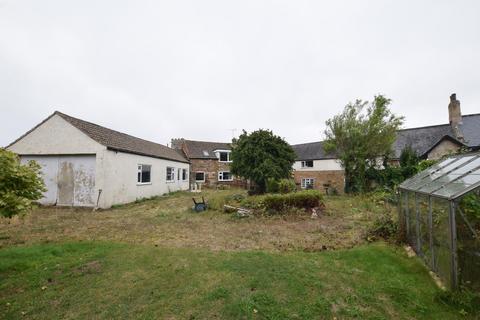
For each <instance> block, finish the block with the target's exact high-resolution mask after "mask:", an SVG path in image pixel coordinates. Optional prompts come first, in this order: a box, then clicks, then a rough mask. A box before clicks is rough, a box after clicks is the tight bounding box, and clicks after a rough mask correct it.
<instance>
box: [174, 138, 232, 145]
mask: <svg viewBox="0 0 480 320" xmlns="http://www.w3.org/2000/svg"><path fill="white" fill-rule="evenodd" d="M183 140H184V141H189V142H201V143H223V144H231V143H232V142H231V141H230V142H218V141H205V140H190V139H183Z"/></svg>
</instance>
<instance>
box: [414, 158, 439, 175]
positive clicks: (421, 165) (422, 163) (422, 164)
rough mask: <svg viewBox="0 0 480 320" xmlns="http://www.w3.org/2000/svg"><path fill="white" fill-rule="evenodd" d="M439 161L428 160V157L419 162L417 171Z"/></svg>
mask: <svg viewBox="0 0 480 320" xmlns="http://www.w3.org/2000/svg"><path fill="white" fill-rule="evenodd" d="M437 162H438V161H437V160H428V159H426V160H422V161H420V162H419V163H417V172H420V171H423V170H425V169H428V168H430V167H431V166H433V165H434V164H436V163H437Z"/></svg>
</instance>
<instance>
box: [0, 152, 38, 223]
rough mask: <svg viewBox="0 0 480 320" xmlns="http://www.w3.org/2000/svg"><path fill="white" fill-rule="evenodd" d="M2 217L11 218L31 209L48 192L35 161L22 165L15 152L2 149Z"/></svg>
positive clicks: (0, 163)
mask: <svg viewBox="0 0 480 320" xmlns="http://www.w3.org/2000/svg"><path fill="white" fill-rule="evenodd" d="M0 168H1V170H0V215H2V216H4V217H7V218H10V217H12V216H14V215H16V214H18V213H21V212H22V211H25V210H28V209H30V208H31V206H32V203H33V202H34V201H36V200H38V199H41V198H42V196H43V194H42V192H44V191H46V189H45V184H44V182H43V179H42V178H41V176H40V173H41V172H40V168H41V167H40V165H39V164H38V163H36V162H35V161H29V162H28V163H27V164H21V163H20V159H19V158H18V157H17V155H15V154H14V153H13V152H10V151H7V150H5V149H0Z"/></svg>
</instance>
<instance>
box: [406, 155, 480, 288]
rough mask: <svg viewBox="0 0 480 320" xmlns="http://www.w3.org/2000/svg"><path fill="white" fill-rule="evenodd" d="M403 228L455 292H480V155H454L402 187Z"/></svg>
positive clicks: (419, 253)
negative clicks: (462, 290) (469, 290)
mask: <svg viewBox="0 0 480 320" xmlns="http://www.w3.org/2000/svg"><path fill="white" fill-rule="evenodd" d="M399 190H400V201H399V204H400V205H399V213H400V214H399V225H400V230H403V231H402V233H403V235H404V236H405V237H406V240H407V242H408V243H409V244H410V245H411V246H412V248H413V249H414V250H415V252H416V253H417V255H418V256H419V257H421V258H422V259H423V260H424V262H425V263H426V264H427V265H428V266H429V267H430V269H431V270H432V271H433V272H435V273H436V274H437V275H438V276H439V277H440V279H441V280H442V281H443V282H444V283H445V285H446V286H447V287H449V288H451V289H457V288H463V287H467V288H469V289H473V290H476V291H480V239H479V235H480V153H469V154H464V155H459V156H453V157H450V158H447V159H444V160H442V161H440V162H439V163H437V164H435V165H433V166H431V167H429V168H428V169H426V170H424V171H422V172H420V173H418V174H417V175H415V176H413V177H412V178H410V179H407V180H406V181H404V182H403V183H402V184H401V185H400V186H399Z"/></svg>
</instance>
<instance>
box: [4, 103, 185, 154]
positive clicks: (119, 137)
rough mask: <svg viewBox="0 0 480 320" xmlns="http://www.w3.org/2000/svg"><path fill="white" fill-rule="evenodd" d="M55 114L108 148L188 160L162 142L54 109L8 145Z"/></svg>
mask: <svg viewBox="0 0 480 320" xmlns="http://www.w3.org/2000/svg"><path fill="white" fill-rule="evenodd" d="M55 115H57V116H59V117H61V118H62V119H64V120H65V121H67V122H68V123H70V124H71V125H72V126H74V127H75V128H77V129H79V130H80V131H82V132H83V133H84V134H86V135H87V136H88V137H90V138H91V139H93V140H95V141H96V142H98V143H100V144H102V145H104V146H106V147H107V148H108V149H110V150H114V151H119V152H125V153H133V154H138V155H143V156H148V157H153V158H160V159H167V160H173V161H178V162H185V163H188V160H187V159H186V158H185V157H184V156H183V155H182V154H181V153H179V152H178V151H177V150H174V149H172V148H169V147H167V146H164V145H162V144H158V143H155V142H151V141H147V140H143V139H140V138H137V137H134V136H131V135H128V134H125V133H121V132H118V131H115V130H112V129H108V128H105V127H102V126H99V125H97V124H94V123H91V122H88V121H84V120H81V119H78V118H74V117H72V116H69V115H66V114H64V113H61V112H59V111H55V112H54V113H53V114H52V115H50V116H49V117H48V118H47V119H45V120H44V121H42V122H41V123H40V124H38V125H37V126H35V127H34V128H33V129H31V130H30V131H28V132H27V133H25V134H24V135H23V136H21V137H20V138H18V139H17V140H15V141H14V142H13V143H11V144H10V145H12V144H14V143H15V142H17V141H18V140H20V139H22V138H23V137H25V136H26V135H27V134H29V133H30V132H32V131H33V130H35V129H36V128H37V127H39V126H40V125H41V124H43V123H44V122H46V121H47V120H48V119H50V118H51V117H53V116H55Z"/></svg>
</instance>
